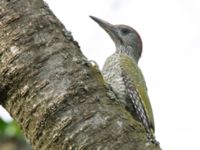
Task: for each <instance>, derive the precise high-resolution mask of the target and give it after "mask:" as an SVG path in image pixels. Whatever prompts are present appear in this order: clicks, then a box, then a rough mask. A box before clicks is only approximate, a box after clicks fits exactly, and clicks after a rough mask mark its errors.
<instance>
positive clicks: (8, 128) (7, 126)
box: [0, 118, 22, 137]
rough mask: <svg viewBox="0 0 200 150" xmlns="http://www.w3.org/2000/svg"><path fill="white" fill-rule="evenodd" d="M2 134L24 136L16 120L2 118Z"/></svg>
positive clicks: (0, 133)
mask: <svg viewBox="0 0 200 150" xmlns="http://www.w3.org/2000/svg"><path fill="white" fill-rule="evenodd" d="M0 135H6V136H12V137H20V136H22V134H21V131H20V128H19V126H18V125H17V123H16V122H15V121H10V122H5V121H4V120H2V119H1V118H0Z"/></svg>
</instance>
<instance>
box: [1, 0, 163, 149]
mask: <svg viewBox="0 0 200 150" xmlns="http://www.w3.org/2000/svg"><path fill="white" fill-rule="evenodd" d="M0 103H1V105H2V106H3V107H4V108H5V109H6V110H7V111H8V112H9V113H10V115H11V116H12V117H13V118H14V119H15V120H16V121H17V122H18V123H19V124H20V126H21V128H22V130H23V133H24V135H25V136H26V138H27V139H28V140H29V141H30V143H31V145H32V147H33V149H36V150H39V149H42V150H46V149H47V150H56V149H57V150H66V149H91V150H94V149H99V150H100V149H104V150H114V149H120V150H123V149H124V150H129V149H131V150H159V149H160V148H159V146H155V145H153V144H151V143H150V144H146V140H147V139H146V134H145V130H144V128H143V127H142V125H141V124H140V123H138V122H137V121H135V120H134V119H133V118H132V117H131V115H130V114H129V113H128V112H127V111H126V110H125V109H124V107H123V105H121V104H119V103H117V102H116V98H115V96H114V94H113V93H112V91H110V89H109V88H107V86H106V85H105V83H104V81H103V78H102V75H101V73H100V72H99V70H98V68H96V67H95V66H93V65H92V64H91V63H90V62H88V60H87V59H86V58H85V57H84V56H83V54H82V52H81V51H80V48H79V46H78V44H77V42H76V41H74V39H73V37H72V36H71V34H70V32H68V31H67V30H66V29H65V28H64V26H63V25H62V24H61V23H60V22H59V20H58V19H57V18H56V17H55V16H54V15H53V13H52V12H51V11H50V10H49V8H48V6H47V5H46V4H45V3H44V2H43V1H42V0H1V1H0Z"/></svg>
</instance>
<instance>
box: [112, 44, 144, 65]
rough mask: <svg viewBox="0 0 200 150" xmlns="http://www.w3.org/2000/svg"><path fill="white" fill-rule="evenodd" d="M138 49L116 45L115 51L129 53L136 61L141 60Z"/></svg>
mask: <svg viewBox="0 0 200 150" xmlns="http://www.w3.org/2000/svg"><path fill="white" fill-rule="evenodd" d="M136 52H137V51H136V50H134V49H133V48H132V47H124V46H122V45H120V46H116V51H115V53H118V54H125V55H128V56H129V57H130V58H132V59H133V60H134V61H135V62H136V63H138V61H139V58H140V57H139V55H137V54H136Z"/></svg>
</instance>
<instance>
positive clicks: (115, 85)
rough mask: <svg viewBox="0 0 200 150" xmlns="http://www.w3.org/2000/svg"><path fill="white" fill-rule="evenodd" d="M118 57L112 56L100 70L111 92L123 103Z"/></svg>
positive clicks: (122, 83) (123, 93) (123, 96)
mask: <svg viewBox="0 0 200 150" xmlns="http://www.w3.org/2000/svg"><path fill="white" fill-rule="evenodd" d="M119 59H120V56H119V55H117V54H113V55H111V56H110V57H108V59H107V60H106V62H105V65H104V67H103V70H102V74H103V77H104V80H105V81H106V82H107V83H108V84H110V85H111V87H112V89H113V91H114V92H115V93H116V94H117V96H118V98H119V100H120V101H121V102H122V103H124V104H126V102H125V96H126V92H125V85H124V81H123V77H122V70H121V67H120V61H119Z"/></svg>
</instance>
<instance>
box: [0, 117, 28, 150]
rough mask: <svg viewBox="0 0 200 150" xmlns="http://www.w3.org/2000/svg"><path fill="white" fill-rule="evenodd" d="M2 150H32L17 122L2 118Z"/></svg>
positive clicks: (0, 148)
mask: <svg viewBox="0 0 200 150" xmlns="http://www.w3.org/2000/svg"><path fill="white" fill-rule="evenodd" d="M0 150H31V146H30V145H29V144H28V142H27V141H26V140H25V138H24V136H23V134H22V132H21V130H20V127H19V126H18V125H17V123H16V122H15V121H13V120H12V121H9V122H7V121H4V120H3V119H2V118H0Z"/></svg>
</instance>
